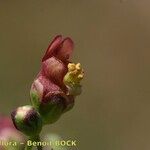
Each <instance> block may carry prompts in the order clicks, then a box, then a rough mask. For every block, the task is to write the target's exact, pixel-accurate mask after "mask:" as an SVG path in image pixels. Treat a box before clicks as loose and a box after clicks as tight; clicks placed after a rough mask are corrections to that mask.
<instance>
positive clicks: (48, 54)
mask: <svg viewBox="0 0 150 150" xmlns="http://www.w3.org/2000/svg"><path fill="white" fill-rule="evenodd" d="M62 41H63V38H62V36H61V35H57V36H56V37H55V38H54V39H53V41H52V42H51V44H50V45H49V46H48V48H47V50H46V53H45V55H44V57H43V58H42V62H43V61H45V60H46V59H48V58H50V57H51V56H53V54H54V53H55V50H56V49H57V48H58V47H59V46H60V45H61V43H62Z"/></svg>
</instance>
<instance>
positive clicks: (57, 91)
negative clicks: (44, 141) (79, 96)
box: [30, 35, 81, 123]
mask: <svg viewBox="0 0 150 150" xmlns="http://www.w3.org/2000/svg"><path fill="white" fill-rule="evenodd" d="M73 47H74V44H73V41H72V40H71V39H70V38H69V37H67V38H65V39H63V38H62V36H61V35H58V36H56V37H55V38H54V40H53V41H52V42H51V44H50V45H49V47H48V48H47V51H46V53H45V55H44V57H43V59H42V67H41V70H40V72H39V73H38V75H37V77H36V78H35V80H34V82H33V84H32V86H31V92H30V95H31V102H32V104H33V106H35V108H36V109H37V110H38V111H39V113H40V114H41V115H42V117H43V118H44V123H53V122H55V121H56V120H57V119H58V118H59V117H60V116H61V114H62V113H63V112H65V111H67V110H69V109H70V108H72V107H73V104H74V97H75V95H73V94H69V88H68V85H67V84H66V83H67V82H64V77H65V76H66V75H67V73H68V65H69V64H70V62H69V58H70V56H71V54H72V51H73ZM80 70H81V69H80ZM80 72H81V71H80ZM77 73H78V71H77ZM69 79H70V75H69ZM67 81H68V77H67Z"/></svg>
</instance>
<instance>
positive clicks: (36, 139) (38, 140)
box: [25, 135, 43, 150]
mask: <svg viewBox="0 0 150 150" xmlns="http://www.w3.org/2000/svg"><path fill="white" fill-rule="evenodd" d="M29 140H30V141H32V142H40V137H39V135H38V136H35V137H32V138H31V137H30V138H29ZM36 147H37V150H42V149H43V148H42V146H41V145H40V144H39V145H37V146H36ZM32 148H33V146H29V145H28V144H27V143H26V146H25V150H32Z"/></svg>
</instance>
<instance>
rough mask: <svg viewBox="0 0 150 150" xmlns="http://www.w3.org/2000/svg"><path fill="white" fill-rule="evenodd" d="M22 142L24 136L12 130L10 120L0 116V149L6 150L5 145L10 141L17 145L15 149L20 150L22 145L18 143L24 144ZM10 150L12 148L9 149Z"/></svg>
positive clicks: (12, 126)
mask: <svg viewBox="0 0 150 150" xmlns="http://www.w3.org/2000/svg"><path fill="white" fill-rule="evenodd" d="M24 140H25V138H24V136H23V135H22V134H21V133H20V132H18V131H17V130H16V129H15V128H14V125H13V123H12V121H11V119H10V118H9V117H7V116H0V141H1V145H0V149H1V150H5V149H6V147H7V149H8V145H7V143H9V142H12V141H14V142H17V143H19V144H18V145H17V146H15V148H16V149H17V148H18V149H21V147H22V146H23V145H21V144H20V142H24ZM5 144H6V145H7V146H6V145H5ZM10 149H13V148H12V147H10Z"/></svg>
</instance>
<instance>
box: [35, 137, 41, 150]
mask: <svg viewBox="0 0 150 150" xmlns="http://www.w3.org/2000/svg"><path fill="white" fill-rule="evenodd" d="M35 141H36V142H41V140H40V136H39V135H38V136H37V137H36V138H35ZM37 149H38V150H42V149H43V148H42V146H41V145H40V144H39V145H37Z"/></svg>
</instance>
